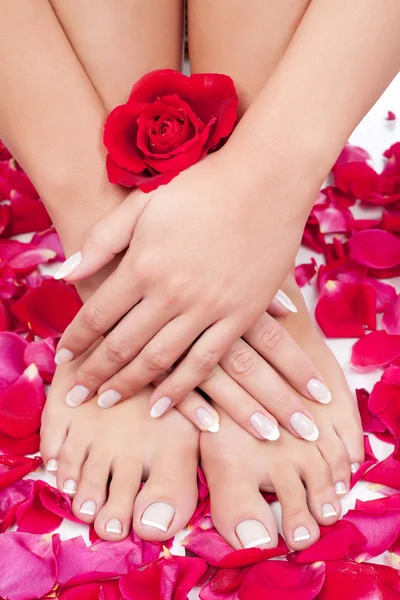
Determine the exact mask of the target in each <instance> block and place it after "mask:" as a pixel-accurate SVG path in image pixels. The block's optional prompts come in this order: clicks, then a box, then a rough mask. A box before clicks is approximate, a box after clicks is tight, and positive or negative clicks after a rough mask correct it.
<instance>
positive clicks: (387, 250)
mask: <svg viewBox="0 0 400 600" xmlns="http://www.w3.org/2000/svg"><path fill="white" fill-rule="evenodd" d="M348 248H349V252H350V257H351V258H352V259H353V260H354V261H356V262H358V263H360V264H361V265H365V266H366V267H371V268H374V269H386V268H391V267H395V266H397V265H399V264H400V238H398V237H397V236H395V235H393V234H392V233H389V232H387V231H382V230H380V229H369V230H365V231H358V232H357V233H355V234H354V235H353V237H352V238H351V239H350V240H349V241H348Z"/></svg>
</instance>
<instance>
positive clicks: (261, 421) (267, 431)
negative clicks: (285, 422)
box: [250, 412, 280, 442]
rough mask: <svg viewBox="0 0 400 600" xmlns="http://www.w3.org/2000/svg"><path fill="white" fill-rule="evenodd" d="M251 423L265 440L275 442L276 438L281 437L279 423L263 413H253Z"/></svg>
mask: <svg viewBox="0 0 400 600" xmlns="http://www.w3.org/2000/svg"><path fill="white" fill-rule="evenodd" d="M250 423H251V425H252V427H254V429H255V430H256V431H257V433H258V434H259V435H261V437H263V438H264V439H265V440H270V442H275V440H277V439H279V436H280V432H279V427H278V425H277V424H276V423H274V421H271V419H268V417H266V416H265V415H263V414H262V413H259V412H255V413H253V414H252V415H251V417H250Z"/></svg>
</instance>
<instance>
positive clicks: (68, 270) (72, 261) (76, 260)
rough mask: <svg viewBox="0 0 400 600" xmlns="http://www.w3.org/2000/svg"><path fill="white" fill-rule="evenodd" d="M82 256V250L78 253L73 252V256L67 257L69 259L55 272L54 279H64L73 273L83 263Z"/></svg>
mask: <svg viewBox="0 0 400 600" xmlns="http://www.w3.org/2000/svg"><path fill="white" fill-rule="evenodd" d="M82 258H83V256H82V252H77V253H76V254H73V255H72V256H70V257H69V258H67V260H66V261H65V262H63V264H62V265H61V267H59V268H58V269H57V271H56V272H55V273H54V276H53V277H54V279H64V277H68V275H71V274H72V273H73V272H74V271H75V270H76V269H77V268H78V267H79V265H80V264H81V262H82Z"/></svg>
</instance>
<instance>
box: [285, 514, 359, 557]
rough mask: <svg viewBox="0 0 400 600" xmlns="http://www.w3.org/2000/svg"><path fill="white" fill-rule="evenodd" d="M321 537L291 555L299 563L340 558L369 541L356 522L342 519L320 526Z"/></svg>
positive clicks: (349, 554) (350, 553)
mask: <svg viewBox="0 0 400 600" xmlns="http://www.w3.org/2000/svg"><path fill="white" fill-rule="evenodd" d="M320 533H321V537H320V539H319V540H318V541H317V542H315V543H314V544H312V545H311V546H310V547H309V548H306V549H305V550H302V551H301V552H298V553H296V554H294V555H292V556H291V560H293V561H294V562H297V563H314V562H315V561H316V560H324V561H330V560H338V559H340V558H346V557H348V556H352V554H353V553H354V552H357V551H358V549H359V548H364V547H365V544H366V543H367V539H366V538H365V536H364V535H363V534H362V533H361V532H360V531H359V529H358V528H357V527H356V525H355V524H353V523H352V522H350V521H348V520H345V519H342V520H341V521H337V522H336V523H335V524H334V525H330V526H329V527H323V526H320Z"/></svg>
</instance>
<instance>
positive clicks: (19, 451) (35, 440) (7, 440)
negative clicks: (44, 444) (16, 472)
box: [0, 432, 40, 456]
mask: <svg viewBox="0 0 400 600" xmlns="http://www.w3.org/2000/svg"><path fill="white" fill-rule="evenodd" d="M39 446H40V437H39V434H38V433H33V434H32V435H29V436H28V437H26V438H23V439H22V440H15V439H14V438H12V437H9V436H8V435H4V433H1V432H0V454H6V455H10V454H11V455H16V456H24V455H25V454H35V453H36V452H39Z"/></svg>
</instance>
